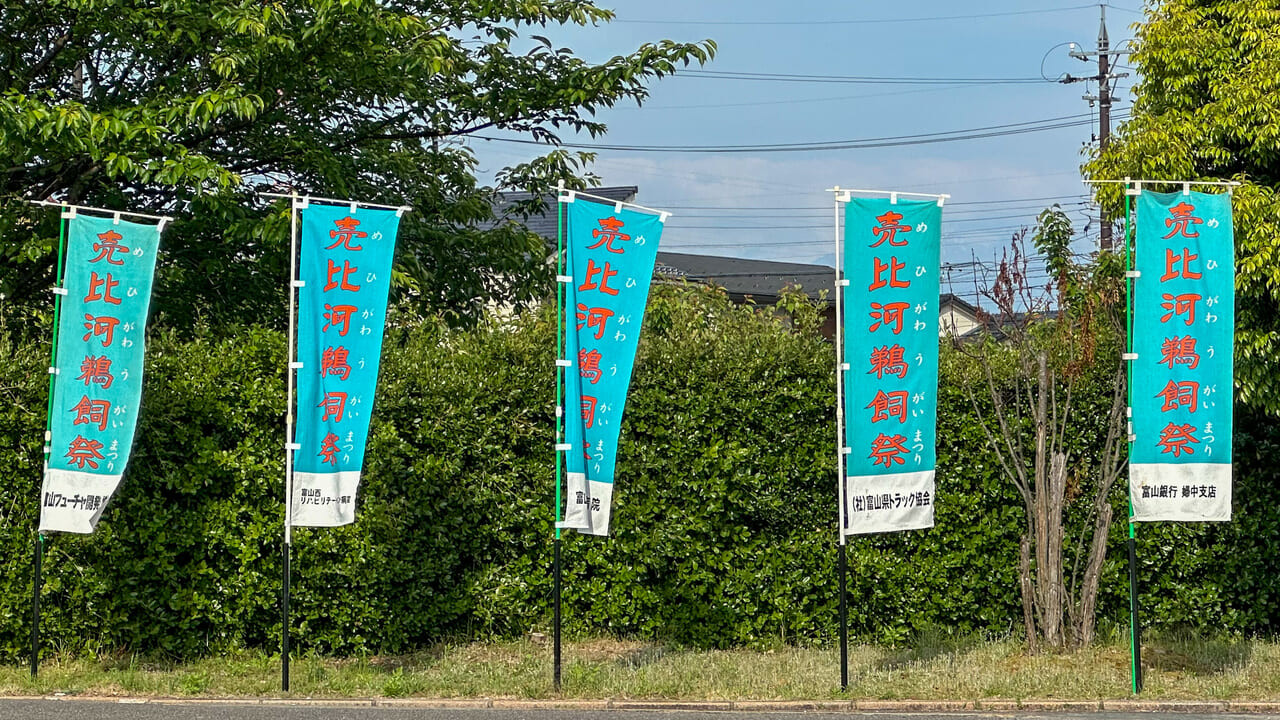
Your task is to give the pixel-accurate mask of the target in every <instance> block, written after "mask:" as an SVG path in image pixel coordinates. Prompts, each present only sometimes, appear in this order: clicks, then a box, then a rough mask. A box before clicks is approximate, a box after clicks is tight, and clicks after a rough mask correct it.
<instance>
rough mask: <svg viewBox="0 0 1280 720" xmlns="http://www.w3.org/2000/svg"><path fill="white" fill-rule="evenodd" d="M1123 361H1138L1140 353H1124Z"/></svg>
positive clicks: (1121, 357)
mask: <svg viewBox="0 0 1280 720" xmlns="http://www.w3.org/2000/svg"><path fill="white" fill-rule="evenodd" d="M1120 359H1121V360H1137V359H1138V353H1124V354H1122V355H1121V356H1120Z"/></svg>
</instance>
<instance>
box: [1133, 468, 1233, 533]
mask: <svg viewBox="0 0 1280 720" xmlns="http://www.w3.org/2000/svg"><path fill="white" fill-rule="evenodd" d="M1129 500H1130V501H1131V502H1132V503H1133V521H1134V522H1152V521H1158V520H1175V521H1176V520H1186V521H1192V522H1225V521H1228V520H1230V519H1231V465H1230V464H1229V463H1185V464H1183V463H1179V464H1176V465H1175V464H1136V465H1130V466H1129Z"/></svg>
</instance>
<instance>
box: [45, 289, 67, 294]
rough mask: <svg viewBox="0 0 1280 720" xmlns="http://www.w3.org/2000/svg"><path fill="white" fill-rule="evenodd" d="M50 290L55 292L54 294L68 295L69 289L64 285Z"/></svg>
mask: <svg viewBox="0 0 1280 720" xmlns="http://www.w3.org/2000/svg"><path fill="white" fill-rule="evenodd" d="M49 292H51V293H53V294H54V295H66V294H67V289H66V288H64V287H53V288H49Z"/></svg>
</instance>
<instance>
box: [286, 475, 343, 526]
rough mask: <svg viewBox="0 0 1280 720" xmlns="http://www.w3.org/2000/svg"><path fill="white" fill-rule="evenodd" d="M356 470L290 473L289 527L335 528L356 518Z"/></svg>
mask: <svg viewBox="0 0 1280 720" xmlns="http://www.w3.org/2000/svg"><path fill="white" fill-rule="evenodd" d="M359 485H360V473H359V472H356V471H352V472H336V473H307V472H294V473H293V503H292V505H293V526H294V527H337V526H339V525H350V524H351V523H353V522H355V521H356V488H357V487H358V486H359Z"/></svg>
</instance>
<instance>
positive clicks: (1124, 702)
mask: <svg viewBox="0 0 1280 720" xmlns="http://www.w3.org/2000/svg"><path fill="white" fill-rule="evenodd" d="M39 700H45V701H49V702H74V703H95V702H96V703H112V704H124V705H130V704H136V705H210V706H212V705H240V706H247V705H256V706H266V707H329V708H343V707H382V708H421V709H452V710H480V709H498V710H533V711H543V710H586V711H602V710H616V711H633V712H634V711H650V712H672V711H683V712H729V711H738V712H761V713H766V712H786V713H811V714H812V713H831V714H863V713H868V714H871V713H875V714H908V715H909V714H932V713H969V714H972V713H999V714H1009V713H1020V712H1021V713H1029V712H1033V713H1077V714H1080V713H1101V714H1105V713H1122V712H1123V713H1144V714H1147V713H1152V714H1154V713H1179V714H1193V713H1194V714H1205V715H1213V714H1223V713H1235V714H1249V715H1264V714H1280V702H1263V701H1238V702H1232V701H1193V700H1168V701H1149V700H1134V699H1112V700H1053V699H1040V700H1036V699H1027V700H1003V699H1000V700H997V699H992V700H714V701H706V700H703V701H678V700H677V701H666V700H630V699H628V700H618V699H613V700H586V699H582V700H579V699H569V698H565V699H549V700H516V699H502V698H466V699H463V698H332V699H325V698H279V697H271V698H230V697H228V698H181V697H86V696H77V695H34V696H19V695H15V696H9V697H3V698H0V702H4V701H27V702H32V701H39Z"/></svg>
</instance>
